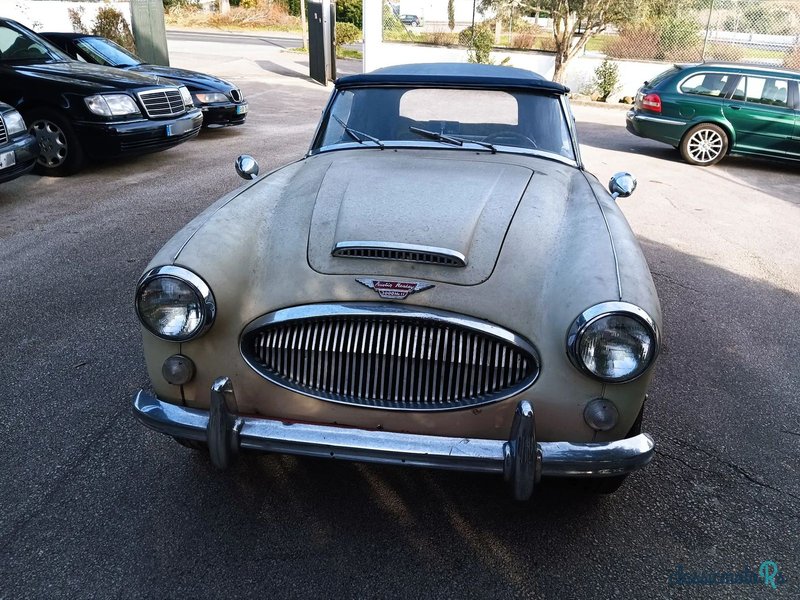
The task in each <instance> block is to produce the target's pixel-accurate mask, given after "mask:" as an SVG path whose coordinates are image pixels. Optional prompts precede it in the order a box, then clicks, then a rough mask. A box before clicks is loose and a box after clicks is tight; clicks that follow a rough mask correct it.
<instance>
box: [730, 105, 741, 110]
mask: <svg viewBox="0 0 800 600" xmlns="http://www.w3.org/2000/svg"><path fill="white" fill-rule="evenodd" d="M728 108H730V109H731V110H742V107H741V106H735V105H733V104H728Z"/></svg>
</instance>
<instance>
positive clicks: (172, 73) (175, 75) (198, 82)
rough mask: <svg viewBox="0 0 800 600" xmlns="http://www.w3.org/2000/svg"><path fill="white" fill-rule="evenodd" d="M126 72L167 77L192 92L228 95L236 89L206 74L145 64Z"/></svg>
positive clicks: (130, 68) (127, 69)
mask: <svg viewBox="0 0 800 600" xmlns="http://www.w3.org/2000/svg"><path fill="white" fill-rule="evenodd" d="M125 70H126V71H128V72H131V73H141V74H143V75H153V76H155V77H165V78H167V79H170V80H172V81H175V82H179V83H182V84H183V85H185V86H186V87H188V88H189V90H190V91H204V90H209V91H215V92H223V93H227V92H228V91H230V89H231V88H232V87H234V86H233V85H231V84H230V83H228V82H227V81H223V80H222V79H219V78H217V77H213V76H211V75H206V74H205V73H197V72H196V71H187V70H186V69H176V68H175V67H164V66H161V65H148V64H144V65H136V66H133V67H126V69H125Z"/></svg>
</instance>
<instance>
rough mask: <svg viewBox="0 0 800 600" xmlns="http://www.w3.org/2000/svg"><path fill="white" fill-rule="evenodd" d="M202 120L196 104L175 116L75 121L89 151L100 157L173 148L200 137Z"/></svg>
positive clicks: (85, 148) (82, 142) (84, 147)
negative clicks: (116, 120)
mask: <svg viewBox="0 0 800 600" xmlns="http://www.w3.org/2000/svg"><path fill="white" fill-rule="evenodd" d="M202 124H203V114H202V113H201V112H200V110H198V109H196V108H194V109H192V110H190V111H188V112H186V113H185V114H183V115H181V116H178V117H174V118H171V119H139V120H136V121H119V122H111V123H101V122H94V121H91V122H89V121H82V122H78V123H76V124H75V129H76V132H77V134H78V137H79V138H80V140H81V145H82V147H83V149H84V150H85V151H86V153H87V154H88V155H89V156H91V157H92V158H98V159H99V158H111V157H117V156H133V155H137V154H146V153H149V152H158V151H160V150H166V149H167V148H172V147H173V146H177V145H178V144H181V143H183V142H185V141H187V140H190V139H192V138H193V137H196V136H197V134H198V133H199V132H200V126H201V125H202ZM177 132H179V133H177Z"/></svg>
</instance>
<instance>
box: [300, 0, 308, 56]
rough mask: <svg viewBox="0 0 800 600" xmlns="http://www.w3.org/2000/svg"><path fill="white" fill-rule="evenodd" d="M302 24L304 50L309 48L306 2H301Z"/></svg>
mask: <svg viewBox="0 0 800 600" xmlns="http://www.w3.org/2000/svg"><path fill="white" fill-rule="evenodd" d="M300 24H301V25H302V27H303V50H305V49H306V48H307V47H308V46H307V45H306V44H307V42H306V40H307V39H308V22H307V21H306V0H300Z"/></svg>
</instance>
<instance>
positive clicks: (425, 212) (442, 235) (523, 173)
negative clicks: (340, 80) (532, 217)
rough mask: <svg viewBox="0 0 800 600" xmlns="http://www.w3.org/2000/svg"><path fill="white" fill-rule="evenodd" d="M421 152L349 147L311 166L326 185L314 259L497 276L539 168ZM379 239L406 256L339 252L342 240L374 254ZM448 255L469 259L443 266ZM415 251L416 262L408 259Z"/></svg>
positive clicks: (407, 271) (313, 239) (332, 265)
mask: <svg viewBox="0 0 800 600" xmlns="http://www.w3.org/2000/svg"><path fill="white" fill-rule="evenodd" d="M421 154H422V155H420V153H419V152H417V153H414V152H406V153H396V152H361V153H349V154H346V155H342V156H341V157H339V158H338V159H337V160H336V162H335V164H334V165H333V166H332V167H331V168H324V167H322V165H320V169H318V172H317V173H316V174H314V173H310V172H309V173H308V174H309V175H311V176H313V177H314V178H315V180H316V181H315V183H314V186H315V187H317V193H316V204H315V207H314V212H313V216H312V218H311V223H310V225H309V243H308V261H309V264H310V265H311V267H312V268H314V269H315V270H316V271H318V272H320V273H326V274H346V273H354V272H367V271H375V270H379V271H381V272H382V273H384V274H387V275H394V276H401V277H413V276H420V275H422V276H424V277H426V278H429V279H437V280H445V281H453V282H457V283H461V284H465V285H474V284H477V283H480V282H482V281H485V280H486V279H488V277H489V275H490V274H491V272H492V270H493V268H494V265H495V262H496V261H497V256H498V254H499V253H500V248H501V246H502V243H503V239H504V238H505V235H506V231H507V230H508V227H509V225H510V223H511V219H512V218H513V216H514V212H515V211H516V209H517V206H518V205H519V202H520V200H521V199H522V196H523V194H524V192H525V190H526V189H527V187H528V185H529V183H530V182H531V178H532V177H533V175H534V171H533V170H532V169H530V168H528V167H525V166H520V165H517V164H509V163H505V162H502V161H498V160H490V161H482V160H468V161H463V160H454V157H453V156H452V154H451V153H445V154H442V153H439V154H438V155H437V153H436V152H433V153H421ZM323 169H324V170H323ZM309 171H312V170H311V169H309ZM375 246H378V247H381V248H384V249H385V250H384V252H385V253H388V255H389V256H392V257H399V258H401V260H394V259H392V260H379V261H376V260H374V259H370V258H352V257H346V258H343V257H341V256H335V255H333V254H332V250H333V249H334V248H342V247H344V248H347V249H352V248H355V249H362V250H356V251H357V252H358V251H361V252H363V251H367V252H370V253H374V251H372V250H370V249H371V248H374V247H375ZM426 249H436V250H428V251H429V252H431V251H432V252H434V254H433V255H431V254H426V253H425V251H426ZM441 255H445V256H451V257H457V258H458V259H459V260H460V259H461V258H462V257H463V260H464V262H465V263H466V264H465V266H464V267H454V266H442V265H441V264H437V262H436V261H437V260H438V258H437V256H441ZM408 258H411V259H413V262H412V261H407V260H403V259H408ZM424 261H428V262H424ZM376 262H379V263H380V264H376Z"/></svg>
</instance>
